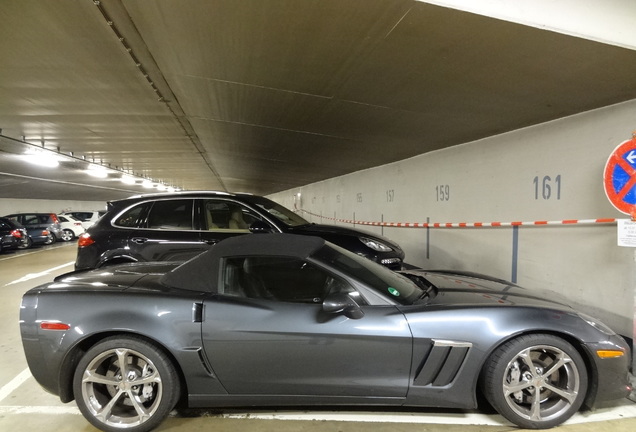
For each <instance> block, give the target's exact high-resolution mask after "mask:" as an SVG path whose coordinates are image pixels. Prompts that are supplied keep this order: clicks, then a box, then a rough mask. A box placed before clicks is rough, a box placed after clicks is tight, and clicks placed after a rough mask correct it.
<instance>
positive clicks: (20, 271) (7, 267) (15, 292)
mask: <svg viewBox="0 0 636 432" xmlns="http://www.w3.org/2000/svg"><path fill="white" fill-rule="evenodd" d="M75 252H76V245H75V244H74V242H73V243H65V244H56V245H52V246H48V247H44V248H37V249H31V250H27V251H19V252H9V253H6V252H5V253H3V254H0V290H1V291H0V292H1V293H2V300H1V301H0V318H1V321H0V322H2V323H3V324H4V326H3V329H4V331H3V332H2V333H0V352H2V356H0V431H7V432H9V431H28V430H33V431H40V432H49V431H50V432H53V431H54V432H66V431H95V430H96V429H95V428H93V427H92V426H91V425H90V424H89V423H88V422H87V421H86V420H84V418H83V417H82V416H81V415H80V414H79V411H78V410H77V408H76V407H75V404H74V403H71V404H62V403H61V402H60V401H59V399H57V398H56V397H55V396H53V395H50V394H48V393H46V392H45V391H44V390H42V389H41V388H40V387H39V385H38V384H37V383H36V382H35V381H34V379H33V378H32V377H31V376H30V374H29V372H28V368H27V365H26V360H25V358H24V354H23V352H22V345H21V342H20V334H19V328H18V313H19V305H20V298H21V296H22V294H23V293H24V292H25V291H26V290H28V289H29V288H32V287H34V286H36V285H39V284H41V283H45V282H48V281H50V280H51V279H52V278H53V277H55V276H56V275H59V274H62V273H65V272H67V271H71V270H72V269H73V262H74V260H75ZM157 430H158V431H164V432H167V431H186V430H187V431H190V432H195V431H199V430H201V431H202V430H214V431H215V432H225V431H228V432H229V431H232V432H235V431H253V432H267V431H272V432H274V431H276V432H288V431H289V432H291V431H296V432H298V431H301V432H323V431H334V432H357V431H360V430H364V431H365V432H388V431H391V432H411V431H412V432H416V431H417V432H428V431H442V430H443V431H446V432H460V431H462V432H481V431H493V432H495V431H510V430H520V429H517V428H516V427H514V426H512V425H510V424H508V423H507V422H506V421H505V420H504V419H503V418H501V417H500V416H498V415H496V414H492V413H485V414H484V413H479V412H477V411H475V412H472V411H471V412H463V411H452V410H444V411H435V410H413V411H387V410H382V411H378V410H369V411H351V410H340V411H333V410H325V411H320V410H316V411H309V412H308V411H303V410H298V411H294V410H285V411H278V412H273V411H262V410H253V411H249V412H247V411H237V410H227V411H224V412H223V413H218V412H205V411H196V412H190V413H188V415H184V414H183V413H174V415H172V416H171V417H169V418H168V419H167V420H166V421H165V422H164V423H162V425H161V426H160V427H159V428H158V429H157ZM553 430H554V431H558V432H561V431H562V432H566V431H568V432H569V431H576V432H579V431H581V432H587V431H589V432H594V431H608V430H611V431H614V432H623V431H625V432H627V431H630V432H632V431H634V430H636V403H634V402H632V401H629V400H627V399H625V400H621V401H616V402H612V403H611V404H607V405H606V406H604V407H602V408H601V409H598V410H596V411H594V412H583V413H579V414H577V415H576V416H575V417H574V418H573V419H572V420H570V421H569V422H568V423H566V424H565V425H562V426H559V427H557V428H554V429H553Z"/></svg>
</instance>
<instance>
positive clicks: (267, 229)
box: [250, 220, 274, 234]
mask: <svg viewBox="0 0 636 432" xmlns="http://www.w3.org/2000/svg"><path fill="white" fill-rule="evenodd" d="M250 232H252V233H254V234H267V233H272V232H274V230H273V229H272V227H271V226H270V225H269V224H267V223H265V222H263V221H259V220H257V221H254V222H253V223H252V225H250Z"/></svg>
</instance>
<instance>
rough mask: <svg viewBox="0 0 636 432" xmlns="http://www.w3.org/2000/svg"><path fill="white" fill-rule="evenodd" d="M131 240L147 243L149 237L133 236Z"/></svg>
mask: <svg viewBox="0 0 636 432" xmlns="http://www.w3.org/2000/svg"><path fill="white" fill-rule="evenodd" d="M130 241H131V242H133V243H137V244H142V243H146V242H147V241H148V238H147V237H133V238H131V239H130Z"/></svg>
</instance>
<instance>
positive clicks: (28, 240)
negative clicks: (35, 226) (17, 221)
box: [18, 237, 33, 249]
mask: <svg viewBox="0 0 636 432" xmlns="http://www.w3.org/2000/svg"><path fill="white" fill-rule="evenodd" d="M31 246H33V240H32V239H31V237H27V238H26V241H24V242H23V243H20V244H19V245H18V249H29V248H30V247H31Z"/></svg>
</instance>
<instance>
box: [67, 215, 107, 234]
mask: <svg viewBox="0 0 636 432" xmlns="http://www.w3.org/2000/svg"><path fill="white" fill-rule="evenodd" d="M104 213H106V211H70V212H64V215H70V216H72V217H74V218H75V219H77V220H79V221H80V222H82V226H83V227H84V229H85V230H87V229H88V228H89V227H90V226H91V225H93V224H94V223H95V222H97V219H99V218H100V217H102V215H103V214H104Z"/></svg>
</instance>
